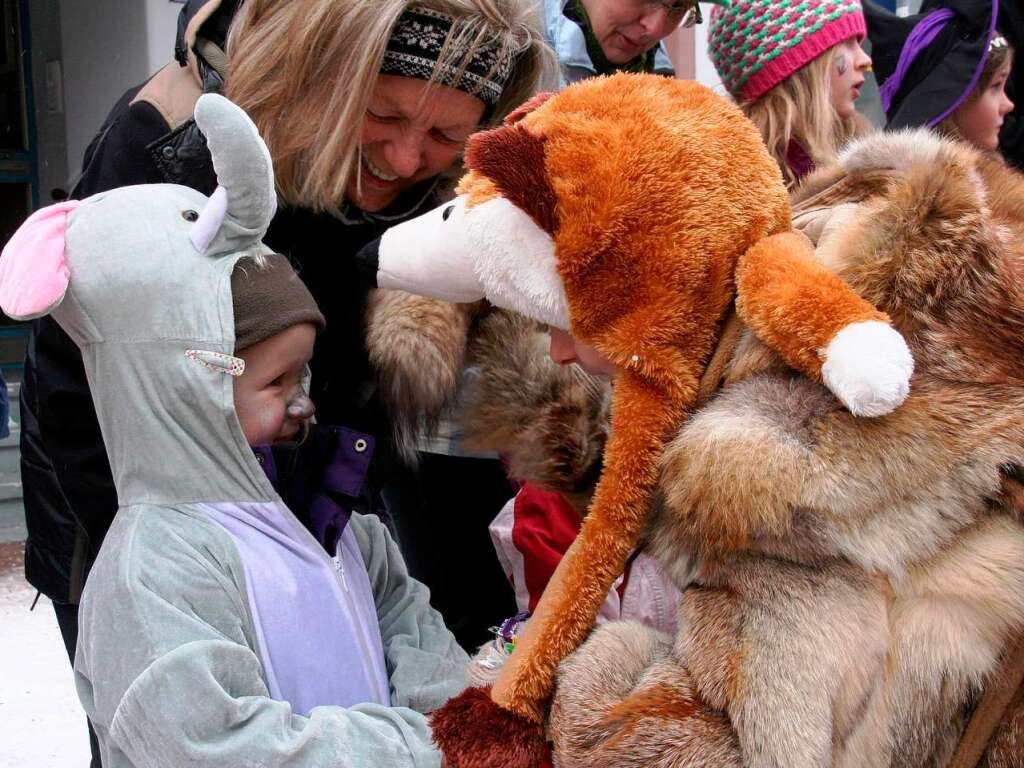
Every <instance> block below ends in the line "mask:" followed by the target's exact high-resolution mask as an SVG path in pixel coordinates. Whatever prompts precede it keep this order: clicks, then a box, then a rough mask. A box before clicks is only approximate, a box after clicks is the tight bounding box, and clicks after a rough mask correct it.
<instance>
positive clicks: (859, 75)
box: [829, 37, 871, 118]
mask: <svg viewBox="0 0 1024 768" xmlns="http://www.w3.org/2000/svg"><path fill="white" fill-rule="evenodd" d="M870 66H871V57H870V56H868V55H867V54H866V53H865V52H864V49H863V48H861V47H860V41H859V40H858V39H857V38H856V37H851V38H850V39H849V40H847V41H845V42H843V43H840V44H839V45H837V46H836V47H835V50H833V51H832V69H831V71H830V76H829V86H830V88H831V92H830V97H831V101H832V108H833V109H834V110H835V111H836V114H837V115H839V117H841V118H847V117H853V113H854V112H855V111H856V109H857V107H856V102H857V99H859V98H860V89H861V86H862V85H864V73H865V72H867V71H868V68H869V67H870Z"/></svg>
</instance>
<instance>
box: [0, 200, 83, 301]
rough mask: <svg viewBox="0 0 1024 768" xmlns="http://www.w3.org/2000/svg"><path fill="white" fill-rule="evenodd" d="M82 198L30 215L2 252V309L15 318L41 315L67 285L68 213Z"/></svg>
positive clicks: (59, 296)
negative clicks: (66, 239) (65, 248)
mask: <svg viewBox="0 0 1024 768" xmlns="http://www.w3.org/2000/svg"><path fill="white" fill-rule="evenodd" d="M79 205H81V202H80V201H78V200H67V201H65V202H63V203H57V204H56V205H50V206H47V207H46V208H41V209H40V210H38V211H36V212H35V213H33V214H32V215H31V216H29V217H28V218H27V219H26V220H25V223H24V224H22V225H21V226H20V227H19V228H18V231H17V232H15V233H14V235H13V236H12V237H11V239H10V240H8V241H7V245H5V246H4V250H3V253H2V254H0V309H3V311H4V313H5V314H7V315H8V316H9V317H12V318H14V319H15V320H31V319H32V318H35V317H41V316H43V315H45V314H47V313H48V312H50V310H52V309H53V308H54V307H56V306H57V305H58V304H60V302H61V300H62V299H63V298H64V292H65V291H66V290H67V288H68V279H69V278H70V275H71V273H70V272H69V271H68V265H67V262H66V261H65V260H64V236H65V233H66V231H67V219H68V216H69V215H70V214H71V213H72V211H74V210H75V209H76V208H77V207H78V206H79Z"/></svg>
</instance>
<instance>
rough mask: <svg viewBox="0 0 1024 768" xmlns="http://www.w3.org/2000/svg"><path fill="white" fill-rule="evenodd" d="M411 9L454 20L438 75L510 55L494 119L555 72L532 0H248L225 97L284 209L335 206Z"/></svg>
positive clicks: (235, 31) (230, 51) (236, 26)
mask: <svg viewBox="0 0 1024 768" xmlns="http://www.w3.org/2000/svg"><path fill="white" fill-rule="evenodd" d="M413 6H415V7H420V8H429V9H432V10H435V11H438V12H441V13H444V14H447V15H449V16H451V17H452V18H453V19H455V22H456V23H455V24H453V26H452V31H451V33H450V39H449V41H448V42H447V43H446V46H445V50H444V51H442V54H441V60H440V61H439V62H438V66H437V68H436V70H435V72H436V73H438V74H440V73H441V72H442V71H443V70H444V69H445V68H446V67H449V66H450V67H451V68H453V69H455V70H458V71H460V72H461V70H462V68H463V67H464V66H465V65H466V64H467V63H468V62H469V61H470V60H472V58H473V56H474V55H475V54H476V52H477V50H478V49H479V48H480V46H482V45H497V46H498V47H499V48H500V54H499V60H502V57H503V56H514V57H515V66H514V70H513V73H512V74H511V76H510V77H509V79H508V81H507V83H506V85H505V88H504V90H503V92H502V95H501V98H500V100H499V101H498V103H497V104H496V105H495V106H494V109H492V110H491V112H490V119H491V121H495V122H496V121H500V120H501V118H503V117H504V116H505V115H506V114H507V113H508V112H509V111H511V110H512V109H513V108H514V107H516V106H517V105H518V104H520V103H521V102H522V101H524V100H525V99H526V98H527V97H529V96H530V95H531V94H532V93H533V92H534V91H535V90H536V89H537V86H538V83H539V82H540V80H541V78H542V77H545V76H546V73H547V70H548V68H549V67H551V66H552V54H551V53H550V49H548V47H547V46H546V44H545V43H544V40H543V34H542V33H541V31H540V27H539V26H538V21H537V19H536V16H535V10H534V2H533V0H417V2H415V3H413V2H410V0H246V1H245V2H244V3H243V4H242V6H241V8H240V9H239V11H238V15H237V16H236V17H235V20H234V22H233V23H232V25H231V29H230V32H229V34H228V41H227V55H228V69H227V73H226V77H225V93H226V95H227V96H228V98H230V99H231V100H232V101H234V102H235V103H236V104H238V105H239V106H241V107H242V108H243V109H244V110H245V111H246V112H247V113H248V114H249V116H250V117H251V118H252V120H253V122H254V123H256V127H257V128H258V129H259V131H260V135H261V136H262V137H263V139H264V141H266V143H267V146H268V148H269V149H270V154H271V156H272V157H273V160H274V169H275V175H276V177H277V188H278V192H279V193H280V195H281V197H282V198H283V199H284V200H285V201H286V202H287V203H289V204H291V205H297V206H304V207H309V208H313V209H315V210H337V208H338V207H339V206H340V204H341V202H342V200H343V199H344V195H345V189H346V187H347V186H348V184H349V181H350V179H351V178H352V177H353V176H354V175H355V174H356V171H357V169H358V164H359V148H360V137H361V133H362V124H363V119H364V116H365V114H366V109H367V105H368V102H369V100H370V95H371V93H372V91H373V88H374V86H375V85H376V82H377V75H378V72H379V71H380V68H381V62H382V60H383V58H384V51H385V48H386V46H387V42H388V38H389V36H390V34H391V30H392V27H394V25H395V22H396V21H397V20H398V18H399V17H400V16H401V15H402V13H403V12H404V11H405V10H406V9H407V8H410V7H413ZM463 51H465V54H464V55H463V53H462V52H463Z"/></svg>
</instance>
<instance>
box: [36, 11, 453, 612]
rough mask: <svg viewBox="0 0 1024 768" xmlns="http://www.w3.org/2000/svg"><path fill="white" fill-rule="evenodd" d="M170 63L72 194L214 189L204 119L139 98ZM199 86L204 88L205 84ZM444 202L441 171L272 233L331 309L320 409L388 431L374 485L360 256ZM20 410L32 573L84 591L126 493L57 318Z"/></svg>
mask: <svg viewBox="0 0 1024 768" xmlns="http://www.w3.org/2000/svg"><path fill="white" fill-rule="evenodd" d="M209 2H210V0H190V2H189V3H188V4H187V5H186V6H185V8H184V9H183V10H182V23H181V25H180V26H179V41H178V48H177V51H178V55H179V59H184V57H185V51H186V50H187V45H188V43H187V42H186V41H187V36H188V33H189V31H190V30H189V22H190V21H191V20H192V19H193V18H194V17H195V14H196V12H197V10H199V9H201V8H202V7H203V6H204V5H207V4H208V3H209ZM220 5H221V7H220V9H219V11H215V12H214V14H213V15H212V16H210V17H209V18H208V19H207V20H206V21H205V22H204V23H203V26H202V28H201V30H200V32H201V34H204V35H209V38H210V39H213V40H214V41H215V42H217V43H218V44H222V43H223V34H224V31H225V30H226V29H227V21H229V20H230V14H232V13H233V12H234V7H235V3H233V2H227V3H222V4H220ZM218 37H219V39H218ZM169 67H170V69H168V70H167V71H166V72H165V71H162V73H158V74H157V75H156V76H154V78H153V79H152V80H150V81H147V83H144V84H143V85H141V86H139V87H137V88H133V89H131V90H130V91H128V92H127V93H125V95H124V96H122V98H121V99H120V100H119V101H118V102H117V104H116V105H115V106H114V108H113V110H112V111H111V113H110V115H109V116H108V117H107V119H106V121H105V122H104V124H103V126H102V127H101V129H100V131H99V133H98V134H97V136H96V138H95V139H94V140H93V141H92V143H91V144H90V145H89V147H88V149H87V150H86V153H85V158H84V163H83V174H82V177H81V179H80V180H79V182H78V183H77V184H76V185H75V187H74V189H73V192H72V197H74V198H76V199H82V198H84V197H87V196H89V195H92V194H95V193H97V192H101V191H104V190H107V189H112V188H114V187H119V186H126V185H129V184H148V183H173V184H183V185H186V186H190V187H193V188H195V189H197V190H199V191H200V192H203V193H204V194H210V193H211V192H212V191H213V189H214V187H215V186H216V176H215V174H214V171H213V167H212V164H211V161H210V156H209V153H208V151H207V149H206V142H205V140H204V138H203V136H202V134H201V133H200V132H199V131H198V129H197V128H196V126H195V123H194V122H193V121H192V120H191V119H187V120H184V121H183V122H181V124H179V125H171V124H170V123H169V122H168V119H167V116H166V114H165V113H163V112H161V110H160V109H158V107H157V106H154V101H153V100H147V99H146V98H139V94H140V91H141V89H143V88H145V87H147V86H152V85H153V84H154V81H155V80H156V79H157V78H161V77H164V78H165V79H167V80H168V81H171V82H174V83H179V82H183V81H181V80H180V77H179V76H180V74H181V72H182V70H178V69H177V68H176V66H175V65H173V64H172V65H169ZM199 74H200V78H201V80H202V84H203V85H202V88H203V90H216V89H217V88H218V87H219V85H220V78H219V76H218V75H217V73H216V72H215V71H213V70H212V68H210V67H208V66H207V65H206V64H205V62H204V61H203V60H202V59H201V58H200V59H199ZM175 78H179V79H175ZM174 87H177V85H175V86H174ZM191 87H194V88H195V89H196V94H195V96H196V97H198V93H199V87H198V85H193V86H191ZM145 95H146V94H145V93H143V96H145ZM156 103H159V99H157V100H156ZM436 204H437V199H436V197H435V196H434V193H433V183H432V182H426V183H424V184H423V185H421V186H419V187H417V188H415V189H413V190H410V191H409V192H408V193H407V194H406V195H404V196H403V197H402V198H401V199H400V200H399V201H397V202H396V203H395V204H394V205H393V206H392V208H391V209H390V210H388V211H385V212H383V213H382V214H379V215H373V216H370V215H367V214H364V213H362V212H361V211H358V210H357V209H354V208H352V207H348V209H347V210H345V211H344V212H343V213H344V216H343V218H340V219H339V218H336V217H334V216H332V215H329V214H316V213H313V212H311V211H307V210H297V209H289V208H284V209H281V210H279V212H278V214H277V216H276V217H275V218H274V221H273V223H272V224H271V228H270V231H269V232H268V234H267V237H266V242H267V244H268V245H269V246H270V247H271V248H273V249H275V250H276V251H279V252H281V253H284V254H286V255H288V256H289V257H291V259H292V260H293V263H295V265H296V267H297V269H298V270H299V274H300V275H301V276H302V278H303V280H304V281H305V282H306V284H307V286H308V287H309V288H310V290H311V292H312V293H313V296H314V298H315V299H316V300H317V303H318V304H319V305H320V307H321V310H322V311H323V312H324V314H325V316H326V319H327V330H326V331H325V332H324V333H322V334H321V335H320V337H319V338H318V340H317V345H316V350H315V353H314V357H313V361H312V364H311V368H312V372H313V379H312V387H313V392H312V393H311V394H312V396H313V399H314V402H316V403H317V417H318V420H319V421H320V422H321V423H324V424H338V425H345V426H348V427H351V428H354V429H356V430H359V431H361V432H368V433H371V434H374V435H376V436H377V437H378V438H379V439H378V446H379V448H378V452H377V454H375V457H374V461H373V464H372V465H371V475H370V478H369V479H368V485H370V486H371V487H372V486H373V485H374V483H375V481H377V480H379V478H380V477H381V476H382V475H383V474H384V473H385V472H386V471H387V470H386V467H387V465H388V464H389V463H390V461H391V460H392V459H391V457H389V455H388V451H387V445H386V443H387V439H388V437H389V435H390V427H389V426H388V425H387V419H386V417H385V415H384V412H383V409H382V408H380V407H379V406H378V405H377V404H376V403H377V401H376V398H375V397H374V388H373V385H372V384H371V383H370V382H371V376H370V369H369V363H368V360H367V354H366V350H365V347H364V345H363V334H362V317H363V315H364V310H365V307H366V297H367V294H368V291H369V289H370V285H369V283H368V281H367V279H366V277H365V276H364V275H363V274H362V273H361V272H360V271H359V270H358V269H357V267H356V265H355V261H354V259H353V258H351V257H352V255H353V254H354V253H355V252H356V251H357V250H358V249H359V248H360V247H362V246H363V245H364V244H366V243H367V242H369V241H370V240H372V239H374V238H376V237H378V236H379V235H380V234H381V233H382V232H383V231H384V230H385V229H386V228H387V227H388V226H391V225H392V224H395V223H397V222H399V221H402V220H404V219H406V218H409V217H411V216H414V215H417V214H418V213H421V212H423V211H425V210H427V209H428V208H430V207H432V206H434V205H436ZM21 417H22V431H21V463H22V483H23V488H24V497H25V512H26V521H27V526H28V540H27V542H26V555H25V577H26V579H27V580H28V581H29V582H30V583H31V584H32V585H33V586H35V587H36V589H38V590H40V591H41V592H43V593H44V594H45V595H47V597H49V598H50V599H52V600H54V601H56V602H70V603H77V602H78V599H79V597H80V595H81V592H82V588H83V587H84V584H85V578H86V575H87V573H88V570H89V568H90V567H91V565H92V562H93V560H94V559H95V557H96V555H97V553H98V551H99V547H100V544H101V543H102V541H103V537H104V536H105V534H106V532H107V529H108V528H109V526H110V523H111V521H112V520H113V517H114V513H115V512H116V511H117V496H116V492H115V490H114V485H113V480H112V477H111V472H110V466H109V464H108V462H107V456H106V450H105V449H104V446H103V440H102V436H101V434H100V430H99V425H98V423H97V420H96V413H95V409H94V407H93V403H92V398H91V396H90V394H89V389H88V384H87V382H86V379H85V372H84V369H83V366H82V358H81V354H80V353H79V351H78V349H77V347H76V346H75V344H74V343H73V342H72V341H71V339H70V338H69V337H68V336H67V334H65V333H64V331H62V330H61V328H60V327H59V326H58V325H57V323H56V322H54V321H53V320H52V319H50V318H42V319H40V320H36V321H34V322H33V323H32V326H31V333H30V337H29V346H28V354H27V357H26V361H25V378H24V383H23V385H22V395H21Z"/></svg>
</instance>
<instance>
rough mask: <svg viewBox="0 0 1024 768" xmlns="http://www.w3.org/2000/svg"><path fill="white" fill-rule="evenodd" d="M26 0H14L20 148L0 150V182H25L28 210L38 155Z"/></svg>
mask: <svg viewBox="0 0 1024 768" xmlns="http://www.w3.org/2000/svg"><path fill="white" fill-rule="evenodd" d="M29 25H30V20H29V8H28V0H18V26H19V35H20V39H19V40H18V55H19V56H20V57H21V79H22V88H23V92H24V94H25V137H26V142H25V143H26V144H27V145H28V147H27V149H26V150H24V151H20V152H18V151H10V150H4V151H0V164H2V165H3V166H5V167H3V168H0V184H28V188H29V195H30V199H29V205H30V207H31V210H33V211H34V210H36V209H37V208H38V207H39V155H38V148H37V146H36V143H37V142H36V103H35V95H34V93H33V88H32V35H31V27H30V26H29Z"/></svg>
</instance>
